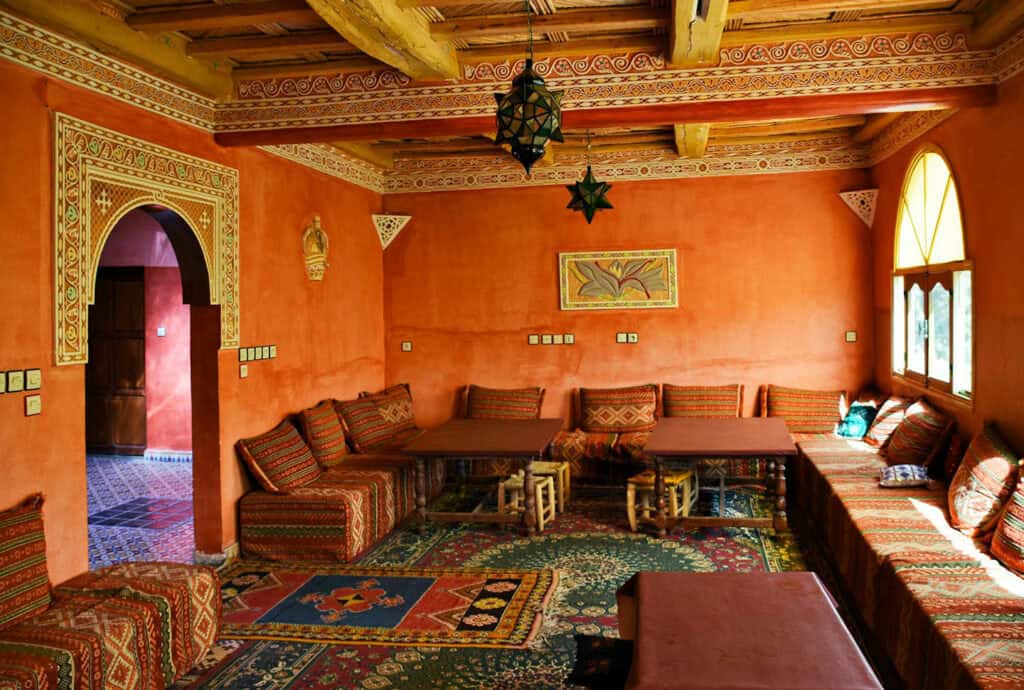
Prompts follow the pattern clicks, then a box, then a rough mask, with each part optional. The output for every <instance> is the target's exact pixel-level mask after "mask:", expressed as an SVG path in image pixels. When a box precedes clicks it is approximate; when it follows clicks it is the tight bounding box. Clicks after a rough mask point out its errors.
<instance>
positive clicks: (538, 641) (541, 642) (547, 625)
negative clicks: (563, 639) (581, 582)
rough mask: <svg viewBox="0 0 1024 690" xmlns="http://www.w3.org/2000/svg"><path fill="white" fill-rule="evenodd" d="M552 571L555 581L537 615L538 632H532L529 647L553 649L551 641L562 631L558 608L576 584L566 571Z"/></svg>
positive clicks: (542, 649)
mask: <svg viewBox="0 0 1024 690" xmlns="http://www.w3.org/2000/svg"><path fill="white" fill-rule="evenodd" d="M551 572H552V577H553V578H554V580H555V581H554V583H553V584H552V587H551V589H550V590H549V591H548V595H547V596H546V597H545V598H544V602H543V604H542V605H541V610H540V613H539V614H538V615H537V622H536V623H535V629H536V633H535V634H534V633H531V635H530V640H529V642H528V643H527V648H528V649H531V650H541V651H545V650H546V651H550V650H552V649H553V648H552V647H551V645H550V644H549V641H550V640H551V638H552V637H557V636H558V635H560V634H561V633H562V631H561V629H560V628H561V619H560V618H559V616H558V610H559V609H560V608H561V606H562V604H564V603H565V599H566V597H567V596H568V594H569V592H570V591H571V590H572V589H573V587H574V586H575V583H574V582H573V580H572V578H571V577H570V576H569V575H567V574H566V573H565V572H564V571H561V570H554V569H552V571H551Z"/></svg>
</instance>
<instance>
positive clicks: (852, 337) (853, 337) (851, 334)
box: [846, 331, 857, 343]
mask: <svg viewBox="0 0 1024 690" xmlns="http://www.w3.org/2000/svg"><path fill="white" fill-rule="evenodd" d="M846 342H848V343H855V342H857V331H846Z"/></svg>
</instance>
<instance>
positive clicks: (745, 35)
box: [721, 13, 973, 48]
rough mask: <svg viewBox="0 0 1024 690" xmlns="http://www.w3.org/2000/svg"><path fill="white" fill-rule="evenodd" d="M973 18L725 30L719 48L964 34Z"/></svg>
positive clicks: (941, 16)
mask: <svg viewBox="0 0 1024 690" xmlns="http://www.w3.org/2000/svg"><path fill="white" fill-rule="evenodd" d="M972 21H973V18H972V16H971V15H969V14H948V13H947V14H925V15H916V16H911V17H892V18H889V19H870V20H869V19H865V20H858V21H855V22H801V23H799V24H791V25H789V26H779V27H772V28H769V29H740V30H739V31H726V32H725V34H724V35H723V36H722V43H721V46H722V47H723V48H726V47H735V46H742V45H750V44H753V43H783V42H787V41H804V40H813V39H823V38H837V37H840V36H874V35H878V34H893V33H907V32H913V33H922V32H937V31H949V32H956V31H967V30H968V29H970V28H971V23H972Z"/></svg>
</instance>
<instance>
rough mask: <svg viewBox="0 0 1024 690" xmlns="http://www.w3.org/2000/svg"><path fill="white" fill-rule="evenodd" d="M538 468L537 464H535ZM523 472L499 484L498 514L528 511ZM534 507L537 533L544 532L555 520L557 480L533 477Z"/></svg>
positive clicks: (548, 477)
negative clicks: (545, 527)
mask: <svg viewBox="0 0 1024 690" xmlns="http://www.w3.org/2000/svg"><path fill="white" fill-rule="evenodd" d="M534 465H535V466H536V463H534ZM524 483H525V478H524V477H523V471H522V470H520V471H519V472H517V473H515V474H513V475H512V476H511V477H509V478H508V479H503V480H501V481H500V482H498V512H499V513H521V512H523V511H524V510H526V507H525V504H526V501H525V500H524V498H525V492H524V491H523V484H524ZM533 490H534V495H535V497H536V498H535V500H534V505H535V509H536V511H537V531H538V532H543V531H544V525H546V524H547V523H549V522H551V521H552V520H554V519H555V504H556V501H557V499H556V498H555V480H554V479H553V478H552V477H550V476H547V477H538V476H536V475H534V477H533Z"/></svg>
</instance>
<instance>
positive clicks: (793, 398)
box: [761, 386, 846, 434]
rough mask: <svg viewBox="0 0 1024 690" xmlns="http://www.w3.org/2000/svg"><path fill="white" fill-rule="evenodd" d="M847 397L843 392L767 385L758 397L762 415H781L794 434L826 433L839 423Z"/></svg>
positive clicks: (830, 431)
mask: <svg viewBox="0 0 1024 690" xmlns="http://www.w3.org/2000/svg"><path fill="white" fill-rule="evenodd" d="M845 400H846V393H844V392H843V391H816V390H805V389H802V388H783V387H782V386H766V387H765V388H764V391H763V395H762V398H761V410H762V414H763V415H764V416H766V417H782V418H783V419H784V420H786V427H787V428H788V429H789V431H790V433H794V434H828V433H832V432H833V431H834V430H835V428H836V424H838V423H839V420H840V418H841V414H842V408H843V406H844V402H845Z"/></svg>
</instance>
